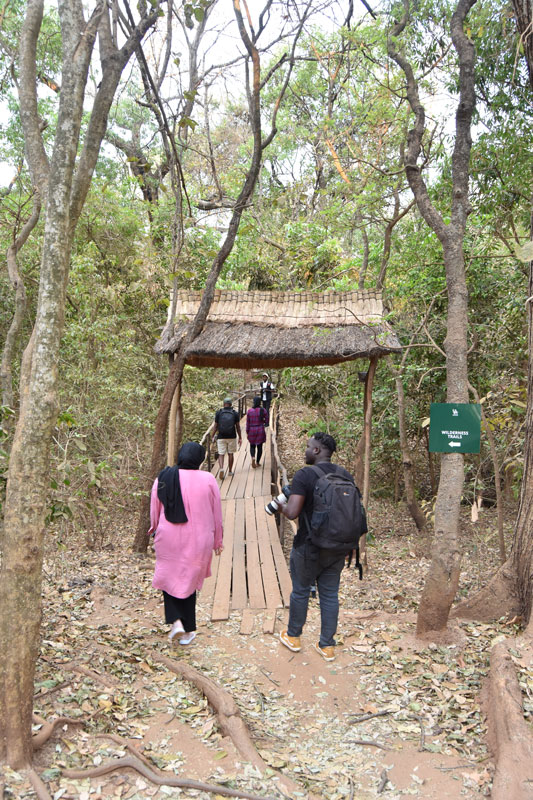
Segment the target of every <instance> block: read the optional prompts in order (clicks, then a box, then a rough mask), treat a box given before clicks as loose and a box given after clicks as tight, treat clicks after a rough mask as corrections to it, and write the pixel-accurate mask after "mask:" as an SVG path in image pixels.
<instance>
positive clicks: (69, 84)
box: [0, 0, 158, 769]
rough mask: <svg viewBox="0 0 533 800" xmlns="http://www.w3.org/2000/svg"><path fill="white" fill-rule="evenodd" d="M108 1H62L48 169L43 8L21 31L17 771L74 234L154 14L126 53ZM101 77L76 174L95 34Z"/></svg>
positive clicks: (6, 544) (14, 563)
mask: <svg viewBox="0 0 533 800" xmlns="http://www.w3.org/2000/svg"><path fill="white" fill-rule="evenodd" d="M104 9H105V6H104V4H103V3H99V4H97V5H96V7H95V9H94V11H93V13H92V15H91V16H90V18H89V19H88V21H85V19H84V13H83V7H82V4H81V2H77V1H76V0H71V2H69V3H60V4H59V24H60V29H61V40H62V55H63V73H62V80H61V94H60V100H59V111H58V119H57V129H56V134H55V138H54V144H53V151H52V157H51V161H50V164H48V161H47V156H46V152H45V149H44V146H43V142H42V131H41V125H40V120H39V116H38V113H37V94H36V81H35V64H36V46H37V40H38V37H39V32H40V28H41V23H42V15H43V1H42V0H30V1H29V2H28V3H27V6H26V16H25V20H24V23H23V27H22V33H21V69H20V90H19V97H20V103H21V119H22V124H23V131H24V138H25V147H26V158H27V161H28V164H29V167H30V172H31V174H32V181H33V183H34V185H35V186H37V187H39V191H40V194H41V197H43V198H46V202H45V220H46V221H45V230H44V239H43V247H42V255H41V274H40V285H39V300H38V307H37V314H36V320H35V325H34V329H33V332H32V336H31V339H30V343H29V344H28V346H27V348H26V351H25V353H24V357H23V363H22V375H21V404H20V415H19V419H18V422H17V426H16V429H15V435H14V439H13V445H12V449H11V457H10V462H9V472H8V480H7V487H6V502H5V507H4V537H3V541H2V563H1V567H0V608H1V609H2V613H1V615H0V763H7V764H9V766H11V767H12V768H15V769H16V768H19V767H22V766H24V765H26V764H29V763H30V762H31V759H32V749H33V748H32V739H31V722H32V699H33V692H34V689H33V678H34V671H35V662H36V659H37V655H38V651H39V626H40V620H41V582H42V559H43V538H44V532H45V525H44V519H45V513H46V498H47V494H48V489H49V465H50V442H51V436H52V430H53V427H54V425H55V423H56V419H57V371H58V363H59V347H60V342H61V334H62V330H63V322H64V312H65V299H66V286H67V280H68V270H69V265H70V251H71V245H72V237H73V234H74V230H75V226H76V223H77V220H78V218H79V214H80V212H81V209H82V207H83V203H84V201H85V198H86V196H87V192H88V190H89V186H90V181H91V176H92V172H93V170H94V166H95V164H96V159H97V156H98V152H99V149H100V143H101V139H102V137H103V133H104V131H105V126H106V122H107V115H108V113H109V108H110V105H111V102H112V99H113V96H114V92H115V89H116V85H117V83H118V80H119V77H120V74H121V73H122V69H123V68H124V65H125V63H126V62H127V60H128V58H129V56H130V55H131V53H132V52H133V49H134V46H135V45H136V43H138V41H139V37H140V38H142V35H143V33H144V32H145V31H146V30H147V29H148V27H150V26H151V25H152V24H153V23H154V22H155V21H156V19H157V16H158V9H157V8H156V9H153V10H152V11H151V13H150V15H149V16H148V17H144V18H143V21H142V22H143V24H145V25H146V27H145V28H144V31H143V32H142V33H141V31H140V27H138V28H136V29H135V31H134V34H133V40H132V39H129V40H127V42H126V44H125V45H124V47H123V48H122V50H120V51H118V50H116V48H114V47H113V52H112V54H113V56H114V58H112V59H109V60H107V61H106V58H107V57H108V56H110V55H111V52H110V51H111V46H112V43H111V42H110V41H109V36H108V34H109V26H107V27H106V19H107V17H106V13H107V12H104ZM99 29H100V37H101V42H100V54H101V57H102V66H103V73H102V79H101V84H100V88H99V90H98V92H97V95H96V98H95V102H94V106H93V112H92V114H91V117H90V120H89V125H88V132H87V138H86V140H85V144H84V147H83V149H82V152H81V155H80V159H79V164H78V169H77V170H76V172H75V165H76V157H77V153H78V146H79V138H80V128H81V121H82V116H83V113H84V99H85V86H86V82H87V75H88V69H89V64H90V60H91V57H92V52H93V47H94V42H95V38H96V34H97V31H98V30H99Z"/></svg>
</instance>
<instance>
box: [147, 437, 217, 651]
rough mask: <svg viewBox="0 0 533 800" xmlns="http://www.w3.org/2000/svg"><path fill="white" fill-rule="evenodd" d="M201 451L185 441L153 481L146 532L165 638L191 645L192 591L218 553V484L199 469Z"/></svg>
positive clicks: (193, 628)
mask: <svg viewBox="0 0 533 800" xmlns="http://www.w3.org/2000/svg"><path fill="white" fill-rule="evenodd" d="M204 458H205V448H204V447H202V445H200V444H197V443H196V442H187V443H186V444H184V445H183V447H182V448H181V449H180V451H179V454H178V463H177V466H174V467H165V469H163V470H162V471H161V472H160V473H159V475H158V477H157V478H156V480H155V482H154V485H153V487H152V496H151V500H150V523H151V527H150V530H149V531H148V533H149V534H151V533H155V540H154V547H155V573H154V579H153V581H152V586H153V587H154V589H162V591H163V601H164V605H165V622H167V623H170V624H171V625H172V628H171V629H170V633H169V636H168V638H169V640H170V641H172V639H173V638H174V636H176V635H177V634H180V638H179V643H180V644H183V645H187V644H190V643H191V642H192V641H193V639H194V638H195V636H196V592H197V591H199V590H200V589H201V588H202V584H203V582H204V579H205V578H208V577H209V576H210V575H211V558H212V555H213V552H215V553H216V554H217V555H219V554H220V553H221V552H222V504H221V502H220V491H219V488H218V483H217V482H216V479H215V478H214V476H213V475H211V473H210V472H205V471H203V470H201V469H200V465H201V464H202V462H203V460H204Z"/></svg>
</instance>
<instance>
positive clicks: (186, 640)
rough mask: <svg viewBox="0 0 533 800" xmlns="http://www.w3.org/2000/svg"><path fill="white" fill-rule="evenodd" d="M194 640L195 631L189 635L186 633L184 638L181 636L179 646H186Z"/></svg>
mask: <svg viewBox="0 0 533 800" xmlns="http://www.w3.org/2000/svg"><path fill="white" fill-rule="evenodd" d="M195 639H196V631H191V633H188V634H187V635H186V636H182V637H181V639H180V640H179V642H180V644H185V645H187V644H190V643H191V642H193V641H194V640H195Z"/></svg>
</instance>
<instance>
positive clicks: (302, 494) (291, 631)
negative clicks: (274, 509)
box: [276, 432, 359, 661]
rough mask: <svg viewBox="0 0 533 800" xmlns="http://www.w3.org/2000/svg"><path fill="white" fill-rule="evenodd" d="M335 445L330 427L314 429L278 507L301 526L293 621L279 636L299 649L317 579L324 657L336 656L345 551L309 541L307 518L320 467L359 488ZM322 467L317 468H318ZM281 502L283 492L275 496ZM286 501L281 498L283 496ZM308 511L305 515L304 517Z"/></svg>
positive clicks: (293, 564) (294, 564) (293, 558)
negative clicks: (336, 458)
mask: <svg viewBox="0 0 533 800" xmlns="http://www.w3.org/2000/svg"><path fill="white" fill-rule="evenodd" d="M336 449H337V445H336V442H335V439H334V438H333V437H332V436H330V435H329V434H327V433H322V432H318V433H314V434H313V435H312V436H311V438H310V439H309V441H308V442H307V449H306V451H305V463H306V465H307V466H305V467H303V468H302V469H299V470H298V472H296V474H295V475H294V478H293V479H292V483H291V486H290V494H289V491H287V494H289V497H288V500H287V502H286V504H285V505H282V504H280V508H279V510H280V511H281V513H282V514H284V515H285V516H286V517H287V518H288V519H296V517H298V531H297V533H296V536H295V537H294V541H293V546H292V551H291V555H290V572H291V579H292V592H291V598H290V610H289V624H288V627H287V629H286V630H283V631H282V632H281V633H280V640H281V642H282V644H284V645H285V647H288V648H289V650H292V651H294V652H298V651H299V650H301V643H300V636H301V633H302V630H303V627H304V625H305V622H306V619H307V607H308V603H309V594H310V592H311V589H312V587H313V585H314V584H315V583H316V587H317V589H318V596H319V601H320V639H319V641H318V642H317V643H316V644H315V649H316V650H317V651H318V652H319V653H320V655H321V656H322V657H323V658H324V659H325V660H326V661H333V660H334V658H335V638H334V637H335V633H336V631H337V622H338V617H339V583H340V575H341V572H342V568H343V567H344V564H345V561H346V553H343V554H339V553H332V552H331V551H330V552H328V550H325V549H322V548H319V547H317V546H316V545H315V544H313V543H312V542H311V541H310V529H309V527H308V522H309V521H310V520H311V517H312V514H313V506H314V490H315V486H316V484H317V482H318V481H319V480H320V475H319V473H322V474H327V473H331V472H334V473H336V474H338V475H340V476H342V477H343V478H347V479H348V480H349V481H350V482H351V484H352V485H353V488H354V490H355V492H357V493H358V491H359V490H358V489H357V488H356V487H355V484H354V483H353V478H352V476H351V475H350V473H349V472H347V470H345V469H344V468H343V467H341V466H339V465H337V464H332V463H331V456H332V454H333V453H334V452H335V450H336ZM316 468H318V469H316ZM276 500H277V501H278V502H279V500H280V497H278V498H276ZM282 502H283V501H282ZM306 517H307V521H306Z"/></svg>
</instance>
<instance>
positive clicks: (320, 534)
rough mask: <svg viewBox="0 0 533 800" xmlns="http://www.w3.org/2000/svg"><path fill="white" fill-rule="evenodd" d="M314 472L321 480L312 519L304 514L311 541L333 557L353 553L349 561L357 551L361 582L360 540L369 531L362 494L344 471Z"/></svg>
mask: <svg viewBox="0 0 533 800" xmlns="http://www.w3.org/2000/svg"><path fill="white" fill-rule="evenodd" d="M312 469H313V470H314V471H315V472H316V473H317V475H318V476H319V477H318V480H317V482H316V484H315V488H314V491H313V512H312V514H311V520H309V519H308V517H307V514H304V518H305V521H306V524H307V530H308V531H309V537H308V540H309V541H310V542H311V543H312V544H313V545H315V547H318V548H320V550H325V551H327V552H328V553H331V554H332V555H335V554H338V555H339V556H343V555H348V554H350V561H351V553H352V552H353V551H355V566H356V567H357V569H358V570H359V580H362V578H363V567H362V566H361V564H360V563H359V538H360V537H361V536H362V535H363V534H364V533H366V532H367V531H368V528H367V524H366V514H365V509H364V508H363V503H362V502H361V493H360V491H359V489H358V488H357V486H356V485H355V482H354V480H353V478H352V476H351V475H349V473H347V472H346V471H345V470H342V471H337V470H336V471H335V472H324V470H322V469H320V467H318V466H314V465H313V466H312Z"/></svg>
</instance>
